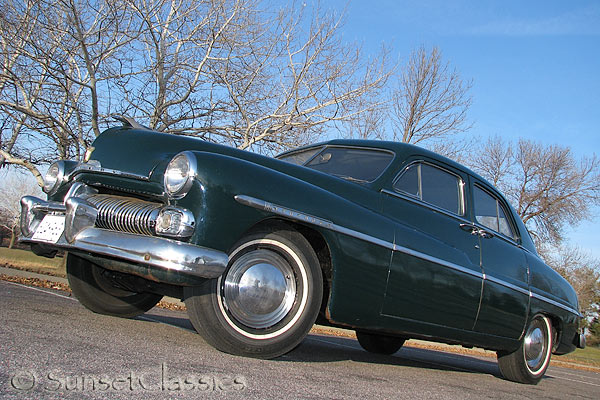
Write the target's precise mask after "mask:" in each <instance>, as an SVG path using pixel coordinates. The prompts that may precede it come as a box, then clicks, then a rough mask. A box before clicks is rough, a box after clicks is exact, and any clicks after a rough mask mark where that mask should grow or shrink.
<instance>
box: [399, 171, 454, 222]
mask: <svg viewBox="0 0 600 400" xmlns="http://www.w3.org/2000/svg"><path fill="white" fill-rule="evenodd" d="M462 186H463V185H462V180H461V179H460V178H459V177H458V176H456V175H454V174H451V173H449V172H447V171H444V170H442V169H441V168H437V167H434V166H432V165H429V164H425V163H415V164H412V165H410V166H409V167H408V168H407V169H406V170H405V171H404V172H403V173H402V174H401V175H400V176H399V177H398V179H396V181H395V182H394V190H396V191H397V192H400V193H403V194H407V195H409V196H411V197H415V198H417V199H419V200H422V201H424V202H426V203H429V204H433V205H434V206H437V207H439V208H442V209H444V210H447V211H450V212H451V213H453V214H458V215H462V214H463V205H462V198H463V197H462Z"/></svg>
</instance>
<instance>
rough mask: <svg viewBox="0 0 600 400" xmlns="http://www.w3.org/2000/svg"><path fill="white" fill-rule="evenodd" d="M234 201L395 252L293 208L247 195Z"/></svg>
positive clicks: (391, 247)
mask: <svg viewBox="0 0 600 400" xmlns="http://www.w3.org/2000/svg"><path fill="white" fill-rule="evenodd" d="M234 199H235V200H236V201H237V202H238V203H240V204H244V205H246V206H250V207H253V208H257V209H259V210H263V211H267V212H271V213H273V214H276V215H280V216H282V217H286V218H290V219H292V220H294V221H299V222H306V223H309V224H311V225H316V226H320V227H323V228H327V229H330V230H332V231H334V232H338V233H342V234H344V235H348V236H351V237H355V238H357V239H360V240H364V241H365V242H368V243H373V244H375V245H378V246H381V247H384V248H386V249H389V250H394V247H395V245H394V244H393V243H390V242H388V241H385V240H381V239H378V238H376V237H373V236H370V235H366V234H364V233H361V232H357V231H355V230H353V229H348V228H345V227H343V226H340V225H337V224H334V223H333V222H331V221H329V220H326V219H323V218H320V217H315V216H313V215H310V214H306V213H303V212H300V211H296V210H292V209H291V208H287V207H283V206H280V205H277V204H273V203H269V202H268V201H265V200H260V199H257V198H255V197H251V196H246V195H236V196H234Z"/></svg>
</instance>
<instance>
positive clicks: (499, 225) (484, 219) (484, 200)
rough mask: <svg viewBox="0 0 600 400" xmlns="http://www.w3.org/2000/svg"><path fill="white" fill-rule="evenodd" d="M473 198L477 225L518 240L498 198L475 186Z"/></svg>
mask: <svg viewBox="0 0 600 400" xmlns="http://www.w3.org/2000/svg"><path fill="white" fill-rule="evenodd" d="M473 198H474V199H473V201H474V203H475V220H476V221H477V223H479V224H481V225H483V226H485V227H486V228H490V229H492V230H494V231H496V232H499V233H501V234H503V235H504V236H508V237H510V238H513V239H516V235H515V232H514V230H513V228H512V226H511V225H510V222H509V220H508V218H507V214H508V213H507V212H506V210H505V209H504V206H503V205H502V203H500V201H499V200H498V199H497V198H496V197H494V196H492V195H491V194H489V193H488V192H486V191H484V190H483V189H481V188H479V187H478V186H475V190H474V192H473Z"/></svg>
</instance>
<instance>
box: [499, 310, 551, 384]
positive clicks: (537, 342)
mask: <svg viewBox="0 0 600 400" xmlns="http://www.w3.org/2000/svg"><path fill="white" fill-rule="evenodd" d="M551 355H552V324H551V323H550V320H549V319H548V317H545V316H543V315H538V316H536V317H535V318H534V319H533V320H532V321H531V323H530V324H529V326H528V327H527V331H526V332H525V336H524V337H523V340H522V341H521V345H520V346H519V348H518V349H517V350H515V351H514V352H512V353H503V352H498V367H500V372H502V375H503V376H504V377H505V378H506V379H508V380H511V381H514V382H519V383H528V384H537V383H538V382H539V381H540V379H542V376H544V373H545V372H546V369H547V368H548V365H549V364H550V356H551Z"/></svg>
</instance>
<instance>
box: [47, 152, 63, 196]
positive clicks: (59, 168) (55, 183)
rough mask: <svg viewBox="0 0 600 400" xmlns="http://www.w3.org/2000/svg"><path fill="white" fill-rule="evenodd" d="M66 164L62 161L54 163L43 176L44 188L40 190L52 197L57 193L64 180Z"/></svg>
mask: <svg viewBox="0 0 600 400" xmlns="http://www.w3.org/2000/svg"><path fill="white" fill-rule="evenodd" d="M65 169H66V163H65V161H64V160H58V161H54V162H53V163H52V164H50V167H48V171H46V174H45V175H44V187H43V188H42V190H43V191H44V192H45V193H46V194H47V195H48V196H52V195H53V194H55V193H56V192H57V191H58V188H59V187H60V185H61V184H62V183H63V182H64V180H65Z"/></svg>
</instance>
